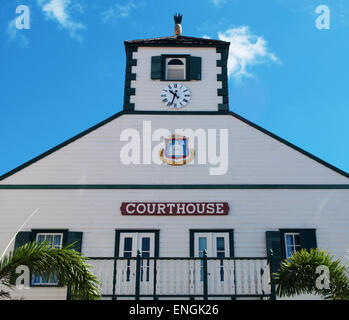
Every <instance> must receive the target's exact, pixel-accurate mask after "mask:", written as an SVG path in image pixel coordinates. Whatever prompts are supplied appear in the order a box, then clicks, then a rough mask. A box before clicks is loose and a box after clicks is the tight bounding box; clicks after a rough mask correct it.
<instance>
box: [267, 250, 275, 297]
mask: <svg viewBox="0 0 349 320" xmlns="http://www.w3.org/2000/svg"><path fill="white" fill-rule="evenodd" d="M273 258H274V252H273V250H272V249H270V255H269V257H268V263H269V273H270V293H271V297H270V298H271V300H276V292H275V284H274V283H273V272H272V270H271V264H272V263H273Z"/></svg>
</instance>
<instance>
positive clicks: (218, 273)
mask: <svg viewBox="0 0 349 320" xmlns="http://www.w3.org/2000/svg"><path fill="white" fill-rule="evenodd" d="M204 250H206V252H207V257H209V258H228V257H230V244H229V233H228V232H196V233H195V234H194V255H195V257H203V253H204ZM195 269H196V272H195V284H196V285H195V289H196V290H195V291H196V292H201V293H202V292H203V280H204V270H203V262H202V261H200V263H198V262H197V263H196V268H195ZM198 269H200V271H199V270H198ZM230 269H231V261H228V260H208V261H207V275H208V277H207V278H208V279H207V280H208V293H209V294H233V292H232V290H231V289H232V285H233V283H232V282H233V281H232V280H233V279H232V277H231V270H230Z"/></svg>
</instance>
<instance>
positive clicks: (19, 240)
mask: <svg viewBox="0 0 349 320" xmlns="http://www.w3.org/2000/svg"><path fill="white" fill-rule="evenodd" d="M32 237H33V233H32V232H31V231H20V232H18V233H17V235H16V238H15V248H14V250H16V249H17V248H19V247H21V246H23V245H25V244H26V243H28V242H31V241H32V240H33V239H32ZM17 276H18V275H17ZM10 283H11V284H12V285H15V284H16V275H15V274H12V275H11V277H10Z"/></svg>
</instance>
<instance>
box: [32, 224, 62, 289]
mask: <svg viewBox="0 0 349 320" xmlns="http://www.w3.org/2000/svg"><path fill="white" fill-rule="evenodd" d="M31 232H32V241H36V239H37V235H39V234H46V235H47V234H48V235H51V234H52V235H53V234H61V235H62V239H61V246H62V247H64V246H65V245H66V243H67V236H68V229H32V230H31ZM30 286H31V287H35V288H37V287H63V284H62V283H60V282H59V281H58V282H56V283H38V284H36V283H34V282H33V273H32V272H30Z"/></svg>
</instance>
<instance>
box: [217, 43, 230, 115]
mask: <svg viewBox="0 0 349 320" xmlns="http://www.w3.org/2000/svg"><path fill="white" fill-rule="evenodd" d="M216 52H217V53H220V54H221V59H220V60H217V63H216V65H217V67H221V69H222V71H221V73H220V74H217V81H220V82H222V88H221V89H217V95H218V96H221V97H222V103H220V104H218V112H225V111H229V95H228V53H229V47H218V48H216Z"/></svg>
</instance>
